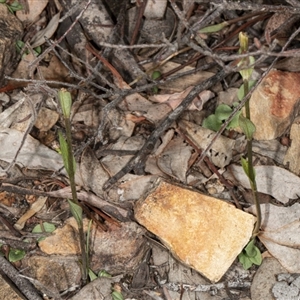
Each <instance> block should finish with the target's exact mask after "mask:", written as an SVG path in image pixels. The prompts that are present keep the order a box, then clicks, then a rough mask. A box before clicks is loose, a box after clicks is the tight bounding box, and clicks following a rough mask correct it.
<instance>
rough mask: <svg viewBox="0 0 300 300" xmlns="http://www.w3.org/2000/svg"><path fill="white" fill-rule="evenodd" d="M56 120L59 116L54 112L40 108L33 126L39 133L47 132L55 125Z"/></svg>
mask: <svg viewBox="0 0 300 300" xmlns="http://www.w3.org/2000/svg"><path fill="white" fill-rule="evenodd" d="M58 119H59V114H58V113H57V112H56V111H53V110H51V109H48V108H46V107H41V109H40V111H39V114H38V116H37V119H36V122H35V124H34V125H35V127H36V128H38V129H39V130H40V131H48V130H50V129H51V128H52V127H53V126H54V125H55V123H56V122H57V121H58Z"/></svg>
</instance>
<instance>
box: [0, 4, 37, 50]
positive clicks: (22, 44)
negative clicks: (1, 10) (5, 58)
mask: <svg viewBox="0 0 300 300" xmlns="http://www.w3.org/2000/svg"><path fill="white" fill-rule="evenodd" d="M0 1H1V0H0ZM16 47H17V51H18V52H19V53H22V51H23V49H24V47H25V43H24V42H23V41H20V40H18V41H17V42H16ZM41 53H42V48H41V47H40V46H38V47H35V48H33V54H34V56H39V55H40V54H41ZM27 54H29V50H28V49H27V50H25V51H24V54H23V56H25V55H27Z"/></svg>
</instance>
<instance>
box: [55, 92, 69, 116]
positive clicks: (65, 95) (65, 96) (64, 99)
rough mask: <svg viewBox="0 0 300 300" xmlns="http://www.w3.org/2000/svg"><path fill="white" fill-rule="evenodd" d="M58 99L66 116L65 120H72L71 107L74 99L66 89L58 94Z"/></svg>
mask: <svg viewBox="0 0 300 300" xmlns="http://www.w3.org/2000/svg"><path fill="white" fill-rule="evenodd" d="M58 99H59V102H60V105H61V109H62V112H63V115H64V118H67V119H68V118H70V115H71V106H72V97H71V93H70V92H68V91H67V90H66V89H64V88H62V89H60V91H59V92H58Z"/></svg>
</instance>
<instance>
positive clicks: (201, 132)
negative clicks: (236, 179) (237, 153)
mask: <svg viewBox="0 0 300 300" xmlns="http://www.w3.org/2000/svg"><path fill="white" fill-rule="evenodd" d="M178 125H179V127H180V130H182V132H183V133H184V134H185V135H186V136H187V137H188V138H189V139H190V140H191V141H192V142H193V143H194V145H195V146H197V147H198V148H199V149H205V148H206V147H207V146H208V145H209V143H210V142H211V140H212V139H213V137H214V135H215V132H214V131H212V130H209V129H207V128H203V127H201V126H199V125H196V124H194V123H191V122H188V121H184V120H182V121H180V122H179V123H178ZM234 144H235V141H234V140H232V139H229V138H227V137H225V136H220V137H219V138H218V139H217V140H216V141H215V143H214V144H213V145H212V147H211V150H210V151H209V153H208V156H209V157H210V160H211V161H212V163H213V164H214V165H216V166H218V167H220V168H224V167H225V166H226V165H228V164H229V163H230V161H231V158H232V149H233V148H234Z"/></svg>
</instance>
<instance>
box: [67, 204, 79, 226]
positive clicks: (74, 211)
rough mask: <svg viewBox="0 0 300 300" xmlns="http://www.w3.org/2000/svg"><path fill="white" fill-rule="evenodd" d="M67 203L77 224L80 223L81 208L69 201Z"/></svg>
mask: <svg viewBox="0 0 300 300" xmlns="http://www.w3.org/2000/svg"><path fill="white" fill-rule="evenodd" d="M68 202H69V205H70V210H71V213H72V215H73V217H74V218H75V220H76V221H77V223H78V224H80V222H81V221H82V207H81V206H80V205H78V204H76V203H74V202H73V201H71V200H69V199H68Z"/></svg>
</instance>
